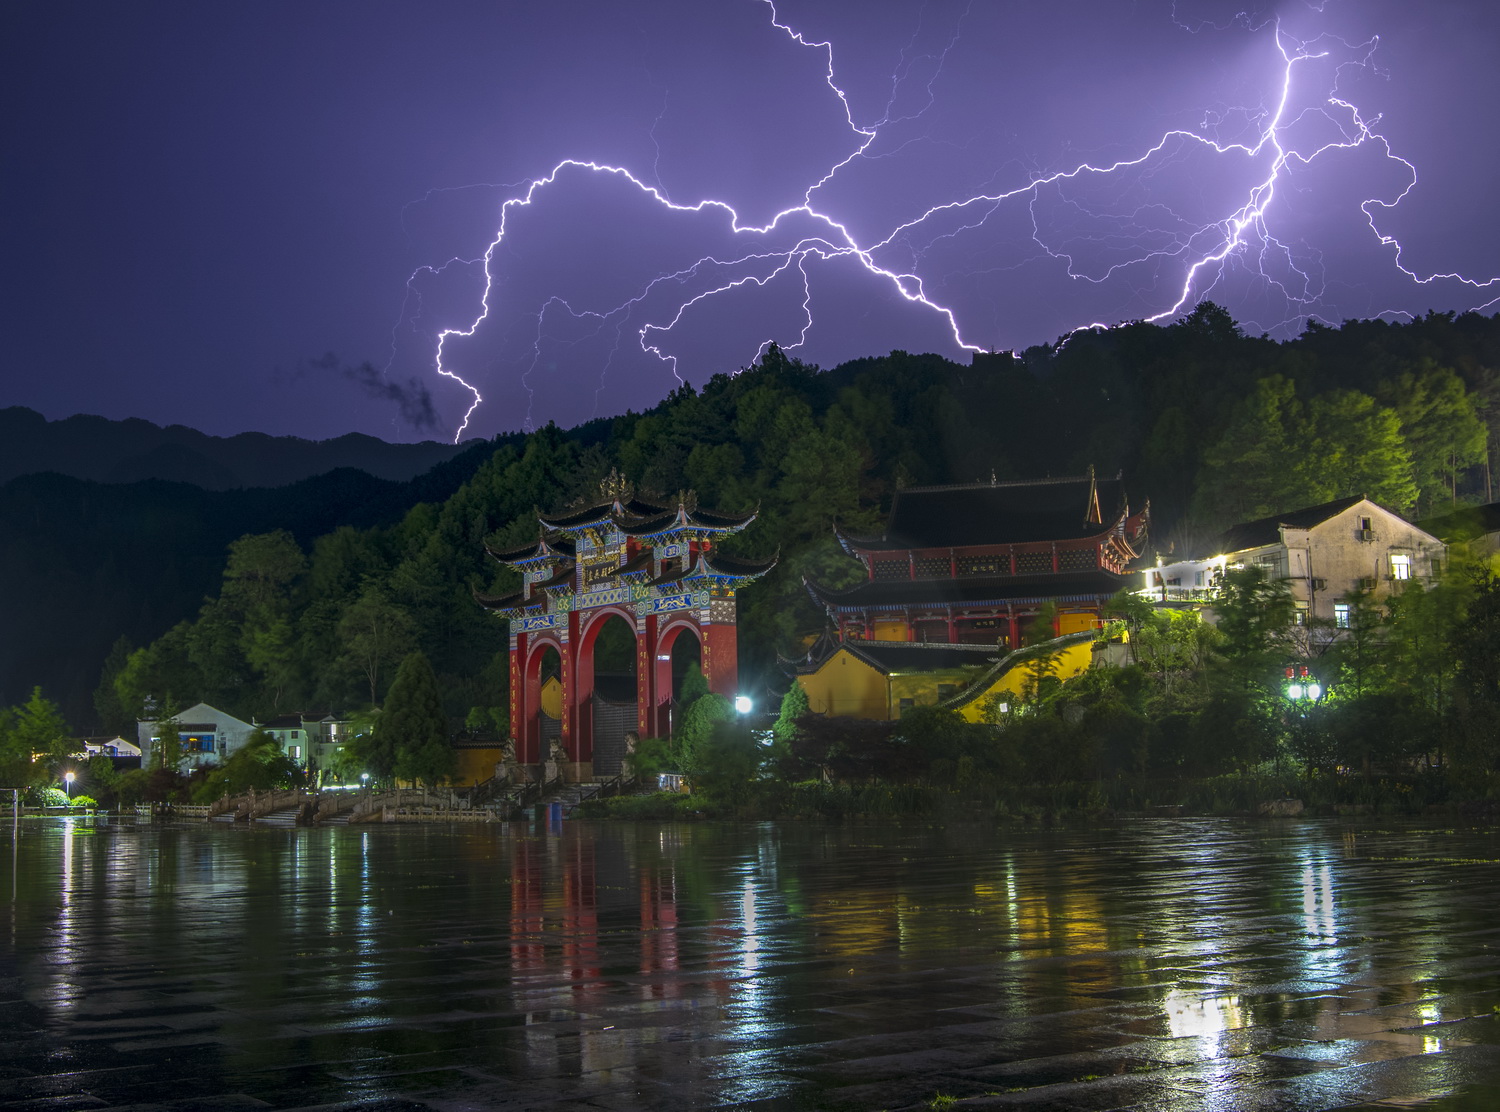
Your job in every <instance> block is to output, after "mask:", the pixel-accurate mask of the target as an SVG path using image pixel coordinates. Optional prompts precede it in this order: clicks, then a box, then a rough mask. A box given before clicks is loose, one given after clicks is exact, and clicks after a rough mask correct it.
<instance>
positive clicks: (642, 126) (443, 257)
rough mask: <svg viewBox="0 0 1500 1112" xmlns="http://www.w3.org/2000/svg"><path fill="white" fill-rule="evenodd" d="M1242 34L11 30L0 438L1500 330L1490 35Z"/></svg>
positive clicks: (73, 5) (571, 419) (1365, 11)
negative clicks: (1394, 331) (1238, 328)
mask: <svg viewBox="0 0 1500 1112" xmlns="http://www.w3.org/2000/svg"><path fill="white" fill-rule="evenodd" d="M1241 10H1242V9H1240V8H1239V7H1237V6H1235V5H1230V4H1220V3H1212V2H1205V3H1198V2H1195V0H1177V2H1176V3H1172V2H1171V0H1135V2H1126V0H1101V2H1095V3H1083V2H1075V0H1068V2H1059V3H1054V4H1037V3H1020V2H1005V3H1001V2H987V0H969V2H967V3H966V2H964V0H957V2H949V0H931V2H929V3H925V4H917V3H911V2H908V0H778V2H777V3H776V5H775V8H774V9H773V7H772V6H771V5H770V4H768V3H766V2H765V0H713V2H711V3H705V2H704V0H683V2H677V3H672V2H659V0H652V2H649V3H621V2H620V0H601V2H593V0H580V2H556V3H548V2H540V0H525V2H520V0H516V2H509V3H501V2H497V0H487V2H473V3H462V2H441V0H439V2H436V3H425V4H414V3H363V4H352V3H332V4H300V3H288V2H280V0H272V2H268V3H260V4H242V5H233V4H180V3H174V4H163V3H158V2H151V0H145V2H142V3H131V4H110V5H106V4H98V3H94V2H88V3H80V2H77V0H21V2H20V3H19V5H13V6H12V7H11V8H10V16H9V18H8V20H7V34H6V35H5V37H4V38H5V42H4V45H3V46H0V51H3V55H0V83H3V88H4V93H5V103H6V104H7V105H8V106H9V108H8V110H7V112H6V114H5V120H4V123H3V125H0V126H3V128H4V134H5V143H4V152H5V170H4V173H3V178H0V180H3V182H4V197H3V202H4V204H3V211H4V213H5V225H4V226H5V233H4V235H5V238H4V248H5V257H6V263H7V266H6V270H7V275H8V282H7V295H6V297H5V299H4V313H5V319H4V335H5V337H6V342H7V346H8V356H7V368H6V373H5V375H4V378H3V381H4V383H5V389H4V391H3V393H0V405H27V406H31V407H32V408H35V409H38V410H40V411H42V412H43V413H45V414H46V415H47V416H49V417H53V418H58V417H63V416H67V415H69V414H72V413H79V412H83V413H99V414H103V415H105V416H109V417H144V418H147V419H149V420H152V421H155V422H157V423H158V424H168V423H181V424H187V425H192V426H195V427H198V428H201V429H203V430H204V431H207V432H211V433H216V434H221V435H227V434H231V433H235V432H240V431H245V430H251V429H254V430H261V431H265V432H271V433H278V434H295V435H298V436H304V437H310V438H322V437H328V436H336V435H338V434H340V433H344V432H349V431H361V432H367V433H371V434H373V435H376V436H381V437H383V438H385V439H388V440H413V439H427V438H436V439H448V438H451V437H453V436H454V435H455V434H456V433H457V431H458V430H459V428H460V426H461V424H462V422H463V421H464V417H465V413H466V411H467V410H468V409H469V408H470V405H471V403H472V402H473V400H474V394H473V393H471V392H470V390H469V389H468V388H467V387H466V386H465V385H464V384H463V382H460V381H457V380H455V379H450V378H444V377H442V376H441V375H440V374H439V373H438V367H437V365H436V359H435V356H436V353H437V347H438V342H439V336H440V334H441V333H443V331H444V330H445V329H446V330H449V331H450V334H449V335H448V336H447V337H446V339H445V340H443V343H442V347H443V352H442V358H443V367H444V368H446V369H447V370H449V371H451V372H452V373H453V374H455V375H457V376H459V378H461V379H462V380H463V381H464V382H467V383H469V384H472V386H473V387H474V388H475V390H476V391H477V392H478V394H480V395H482V396H483V399H484V400H483V403H482V404H480V405H478V406H477V407H475V408H474V410H473V413H472V414H471V415H470V417H469V423H468V426H467V430H466V431H465V432H464V434H463V435H465V436H472V435H490V434H493V433H496V432H501V431H509V430H514V429H519V428H530V427H534V426H535V425H537V424H541V423H543V422H545V421H547V420H556V421H558V422H559V423H560V424H563V425H571V424H575V423H577V422H579V421H584V420H588V419H590V418H592V417H596V416H607V415H611V414H614V413H618V412H620V411H622V410H624V409H626V408H628V407H634V408H637V409H639V408H642V407H645V406H649V405H651V404H654V403H655V402H656V401H658V400H660V399H661V398H662V397H663V396H664V395H665V394H666V393H667V392H668V391H669V390H670V389H672V388H673V387H674V386H676V385H677V382H678V376H680V378H681V379H685V380H687V381H690V382H693V383H695V384H701V383H702V382H704V381H705V380H706V379H707V378H708V377H709V376H711V375H713V374H716V373H720V372H732V371H734V370H736V369H738V368H739V367H742V366H745V365H747V364H748V363H750V362H752V361H753V360H754V358H755V357H756V354H757V352H758V350H759V349H760V347H761V346H762V345H763V344H764V343H765V342H766V341H769V340H775V341H777V342H779V343H780V344H781V345H782V346H783V347H785V348H788V349H790V350H791V351H792V353H793V354H796V355H798V356H800V357H801V358H803V359H806V360H808V361H810V362H816V363H819V364H821V365H823V366H832V365H834V364H836V363H838V362H841V361H843V360H846V359H850V358H855V357H858V356H863V355H878V354H883V353H885V352H887V351H889V350H891V349H893V348H902V349H905V350H908V351H935V352H939V353H941V354H944V355H947V356H949V357H951V358H955V359H967V353H966V351H965V347H966V346H967V347H971V348H975V349H985V350H989V349H1019V348H1023V347H1026V346H1029V345H1032V344H1037V343H1047V342H1051V341H1053V340H1055V339H1057V338H1058V337H1060V336H1061V335H1063V334H1065V333H1066V332H1068V331H1069V330H1071V329H1073V328H1076V327H1080V326H1085V325H1089V324H1092V323H1104V324H1112V323H1116V322H1119V321H1122V320H1130V319H1141V318H1157V317H1160V318H1161V319H1166V320H1170V319H1172V318H1174V317H1175V316H1178V315H1180V311H1181V309H1182V308H1187V307H1191V305H1192V304H1193V303H1195V302H1197V301H1199V300H1202V299H1204V298H1210V299H1212V300H1215V301H1218V302H1220V303H1221V304H1224V305H1225V306H1227V307H1228V308H1229V309H1230V311H1231V312H1232V313H1233V314H1234V315H1235V317H1236V318H1237V319H1238V320H1239V321H1240V322H1241V323H1242V324H1243V325H1244V326H1245V328H1246V329H1247V330H1248V331H1251V332H1254V333H1259V332H1270V333H1271V334H1272V335H1275V336H1289V335H1295V334H1297V333H1298V332H1300V331H1301V330H1302V327H1303V325H1304V323H1305V322H1306V320H1307V319H1308V318H1309V317H1315V318H1318V319H1321V320H1323V321H1326V322H1330V323H1335V324H1336V323H1338V322H1339V321H1341V320H1343V319H1346V318H1350V317H1365V316H1374V315H1377V314H1382V313H1384V314H1388V315H1391V316H1393V317H1395V318H1400V317H1401V316H1402V314H1407V313H1422V312H1425V311H1427V310H1428V309H1438V310H1448V309H1459V310H1463V309H1470V308H1480V307H1484V309H1485V311H1486V312H1494V311H1496V308H1497V307H1500V281H1497V282H1495V284H1493V285H1486V284H1485V283H1488V282H1491V281H1492V280H1494V279H1496V277H1497V276H1500V222H1497V221H1496V220H1494V219H1493V217H1492V216H1491V213H1490V211H1489V209H1488V206H1489V205H1490V204H1492V203H1493V201H1494V198H1495V197H1497V196H1500V189H1497V185H1500V182H1497V177H1500V173H1497V166H1500V154H1497V149H1496V145H1495V141H1494V128H1493V124H1492V122H1491V117H1492V114H1493V112H1494V110H1495V108H1496V106H1497V105H1500V66H1497V65H1496V64H1495V55H1496V51H1497V49H1500V5H1497V4H1494V3H1493V2H1492V0H1485V2H1479V0H1451V2H1446V3H1444V2H1434V3H1428V4H1413V3H1411V2H1410V0H1368V2H1360V0H1314V2H1309V0H1287V2H1285V3H1284V4H1281V5H1279V6H1272V5H1265V6H1262V7H1260V8H1257V9H1255V10H1253V11H1252V12H1251V13H1250V14H1248V15H1242V14H1240V13H1241ZM818 43H826V44H828V45H826V46H820V45H810V44H818ZM830 59H831V70H830ZM1289 59H1292V61H1289ZM1288 74H1290V83H1289V86H1288V95H1287V97H1286V99H1285V102H1284V103H1283V99H1282V96H1283V84H1284V81H1285V79H1286V77H1287V75H1288ZM565 160H580V161H588V162H592V163H595V164H598V165H601V166H610V167H614V168H616V169H615V170H611V171H598V170H591V169H587V168H585V167H583V166H580V165H576V164H570V163H566V162H565ZM1120 163H1123V164H1124V165H1121V166H1120V167H1119V168H1117V169H1115V170H1114V171H1112V172H1108V173H1099V172H1094V171H1092V170H1089V169H1083V170H1082V171H1081V172H1076V173H1075V172H1074V171H1078V170H1079V168H1080V167H1095V168H1100V167H1109V166H1112V165H1115V164H1120ZM1412 167H1415V173H1413V169H1412ZM1414 179H1415V184H1413V181H1414ZM538 183H540V184H538ZM1268 186H1269V187H1268ZM528 198H529V203H525V202H526V200H527V199H528ZM1398 199H1399V204H1396V205H1395V207H1391V206H1392V204H1393V203H1394V202H1397V201H1398ZM705 201H711V202H715V203H713V204H708V205H706V206H705V205H704V204H703V202H705ZM507 202H512V203H510V204H508V205H507ZM963 202H968V203H963ZM724 206H730V208H732V210H733V211H732V212H731V211H730V208H726V207H724ZM934 209H936V211H933V210H934ZM1262 211H1263V215H1261V212H1262ZM778 214H780V216H779V219H778ZM502 219H503V220H504V228H505V230H504V235H503V236H500V235H499V234H498V233H499V230H500V228H501V221H502ZM1372 221H1373V224H1374V228H1373V229H1372V226H1371V223H1372ZM773 222H774V227H772V228H770V229H769V230H766V231H756V230H753V229H754V228H757V227H764V226H766V225H771V224H772V223H773ZM737 227H738V228H739V229H740V230H738V231H736V228H737ZM1382 236H1384V237H1388V239H1387V241H1386V242H1382ZM1398 241H1399V247H1400V250H1399V253H1398ZM487 253H488V262H487V263H486V256H487ZM1434 275H1437V276H1438V277H1432V276H1434ZM1443 275H1456V276H1458V277H1443ZM1429 278H1431V280H1430V281H1429V280H1428V279H1429ZM1463 278H1468V279H1470V280H1471V281H1469V282H1465V281H1464V280H1462V279H1463ZM487 285H488V310H487V315H486V316H485V317H484V319H483V320H482V321H481V322H479V323H478V326H477V327H474V325H475V322H476V320H477V319H478V318H479V317H480V315H481V313H484V312H485V304H484V301H483V300H482V299H483V298H484V296H485V293H486V286H487ZM923 299H925V301H926V304H924V303H923ZM471 330H472V335H465V333H468V332H470V331H471ZM648 348H649V349H653V350H647V349H648ZM365 365H368V367H367V368H366V366H365ZM362 368H363V369H362Z"/></svg>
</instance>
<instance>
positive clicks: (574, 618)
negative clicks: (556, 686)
mask: <svg viewBox="0 0 1500 1112" xmlns="http://www.w3.org/2000/svg"><path fill="white" fill-rule="evenodd" d="M577 649H578V613H577V612H576V611H569V612H568V618H567V624H566V625H565V626H564V627H563V629H562V738H561V741H562V747H563V752H564V753H566V754H567V755H568V760H570V761H571V760H576V759H577V758H575V757H574V756H573V745H574V740H573V739H574V738H576V737H577V736H578V681H577V672H578V662H577V660H576V659H575V658H574V654H575V653H576V652H577ZM541 759H542V760H544V761H545V760H546V759H547V754H546V753H543V754H542V756H541Z"/></svg>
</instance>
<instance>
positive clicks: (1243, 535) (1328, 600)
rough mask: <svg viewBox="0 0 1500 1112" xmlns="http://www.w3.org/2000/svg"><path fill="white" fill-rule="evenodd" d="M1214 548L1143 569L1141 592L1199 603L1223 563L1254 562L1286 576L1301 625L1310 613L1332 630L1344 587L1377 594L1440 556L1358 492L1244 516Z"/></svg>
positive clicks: (1426, 537) (1343, 611) (1343, 606)
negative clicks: (1267, 514) (1273, 512)
mask: <svg viewBox="0 0 1500 1112" xmlns="http://www.w3.org/2000/svg"><path fill="white" fill-rule="evenodd" d="M1214 549H1215V551H1214V553H1213V554H1212V555H1210V556H1205V557H1202V558H1200V559H1196V560H1179V561H1176V562H1175V563H1171V564H1166V563H1162V564H1158V565H1157V566H1156V567H1154V568H1147V569H1146V572H1145V579H1146V582H1145V585H1144V589H1143V590H1142V592H1141V593H1142V594H1144V595H1146V596H1147V597H1149V598H1151V599H1153V600H1155V601H1159V602H1172V601H1178V600H1183V601H1187V600H1194V599H1202V600H1206V599H1207V598H1208V597H1209V593H1210V592H1211V591H1212V590H1213V587H1214V585H1215V582H1216V580H1217V578H1218V577H1219V576H1221V575H1223V573H1224V570H1225V569H1226V568H1234V567H1243V566H1255V567H1259V568H1261V569H1262V570H1264V571H1265V573H1266V575H1267V576H1268V577H1269V578H1271V579H1281V580H1285V581H1286V583H1287V585H1288V587H1290V589H1291V593H1292V599H1293V601H1294V602H1295V604H1296V606H1297V610H1298V614H1299V617H1300V619H1301V620H1302V621H1303V622H1306V620H1307V618H1308V617H1309V616H1311V617H1313V618H1316V619H1321V620H1323V621H1325V622H1328V623H1330V624H1332V625H1333V626H1335V627H1338V626H1342V625H1347V624H1348V621H1349V606H1348V603H1347V602H1345V601H1344V600H1345V596H1346V595H1348V594H1349V593H1350V592H1352V591H1357V590H1365V591H1370V592H1372V593H1373V595H1374V597H1375V598H1376V599H1377V600H1378V599H1382V598H1385V597H1386V596H1388V595H1389V594H1390V593H1391V592H1392V591H1393V590H1395V589H1397V588H1398V587H1399V586H1400V585H1401V584H1402V583H1403V582H1405V581H1408V580H1412V579H1422V580H1427V579H1431V578H1432V577H1433V576H1435V575H1436V574H1437V573H1438V571H1439V570H1440V569H1441V567H1442V562H1443V557H1444V555H1445V553H1446V546H1445V545H1444V544H1443V542H1442V541H1440V540H1438V539H1437V538H1436V537H1434V536H1433V535H1432V534H1430V533H1426V532H1423V531H1422V530H1421V529H1418V528H1417V527H1416V526H1415V525H1413V524H1412V523H1411V522H1409V521H1407V520H1406V519H1405V518H1404V517H1402V516H1401V515H1400V514H1397V513H1393V512H1392V511H1390V510H1388V509H1386V508H1385V507H1383V506H1380V505H1377V504H1376V503H1374V502H1371V501H1370V500H1369V499H1368V498H1363V497H1354V498H1340V499H1339V500H1338V501H1336V502H1326V503H1324V504H1323V505H1321V506H1310V507H1308V508H1307V509H1302V510H1294V511H1292V512H1290V513H1284V514H1276V515H1274V516H1272V517H1265V518H1261V519H1260V520H1259V521H1247V522H1245V523H1244V524H1242V525H1236V526H1234V527H1233V528H1231V529H1229V530H1227V531H1226V532H1225V533H1224V534H1223V535H1222V536H1221V537H1220V538H1219V540H1218V541H1217V543H1216V544H1215V545H1214Z"/></svg>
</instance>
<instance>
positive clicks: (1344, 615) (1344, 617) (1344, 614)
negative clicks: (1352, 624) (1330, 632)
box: [1333, 602, 1349, 629]
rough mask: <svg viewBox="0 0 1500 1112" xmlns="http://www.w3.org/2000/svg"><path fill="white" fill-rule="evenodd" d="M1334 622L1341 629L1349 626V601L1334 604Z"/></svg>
mask: <svg viewBox="0 0 1500 1112" xmlns="http://www.w3.org/2000/svg"><path fill="white" fill-rule="evenodd" d="M1333 624H1334V625H1336V626H1338V627H1339V628H1340V629H1348V628H1349V604H1348V603H1347V602H1336V603H1334V604H1333Z"/></svg>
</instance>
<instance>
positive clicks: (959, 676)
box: [797, 473, 1150, 718]
mask: <svg viewBox="0 0 1500 1112" xmlns="http://www.w3.org/2000/svg"><path fill="white" fill-rule="evenodd" d="M1149 515H1150V511H1149V507H1143V508H1142V509H1141V510H1139V511H1137V512H1132V511H1131V509H1130V506H1129V503H1128V502H1127V500H1126V497H1125V489H1124V484H1123V483H1122V481H1121V480H1120V478H1119V477H1118V476H1116V477H1115V478H1114V479H1104V480H1101V479H1098V478H1096V477H1095V476H1094V475H1093V474H1092V473H1090V474H1088V475H1083V476H1080V477H1076V478H1062V479H1038V480H1031V481H1022V482H996V481H991V482H988V483H968V484H960V485H952V486H932V487H908V488H906V489H904V490H899V491H897V492H896V496H895V498H894V500H893V502H892V504H891V512H890V517H889V519H888V521H887V523H886V528H885V531H884V532H883V533H881V534H880V535H879V536H874V537H860V536H854V535H851V534H847V533H844V532H842V531H839V532H838V539H839V543H840V544H841V545H842V546H843V548H844V551H845V552H847V553H848V554H849V555H851V556H853V557H854V558H855V559H857V560H858V561H859V562H860V563H861V564H863V565H864V569H865V582H863V583H860V584H857V585H856V586H854V587H850V588H846V589H843V590H836V589H832V588H829V587H826V586H824V585H822V584H818V583H811V582H809V583H808V584H807V588H808V591H809V592H810V593H811V594H812V597H813V599H814V600H815V601H816V602H817V603H818V605H820V606H821V607H822V608H823V609H824V611H825V612H826V614H827V615H828V620H829V623H830V626H831V628H832V630H833V636H832V637H830V638H827V639H825V640H824V641H823V642H821V643H820V644H821V645H822V648H821V650H819V649H818V646H814V649H815V651H814V652H813V653H811V654H810V655H809V657H808V658H807V659H806V660H805V661H802V662H800V663H799V665H798V667H797V672H798V673H799V677H798V682H800V683H801V684H802V686H803V687H804V689H806V690H807V692H808V697H809V703H810V705H811V704H813V703H822V704H823V705H822V706H821V707H820V706H813V707H812V709H814V710H822V711H823V712H824V713H835V714H838V713H843V714H851V713H852V714H854V715H855V716H858V717H872V718H895V717H899V716H900V712H901V710H902V709H904V708H905V707H907V706H912V705H922V704H933V703H942V704H944V705H953V704H952V703H951V700H953V699H954V698H955V693H959V692H966V691H968V690H969V684H968V682H967V681H968V679H969V677H971V676H976V675H979V676H988V677H989V678H988V679H987V680H986V682H985V685H984V687H985V690H987V691H990V692H991V693H994V692H996V691H998V690H1000V689H1001V687H1002V686H1005V685H1009V686H1010V687H1012V688H1013V687H1015V686H1016V685H1017V684H1018V682H1019V681H1018V680H1017V679H1014V678H1012V679H1008V680H1007V679H1005V678H1004V676H1003V674H1002V673H995V672H993V668H994V667H995V666H997V665H999V664H1000V663H1001V662H1002V661H1003V660H1004V659H1005V658H1006V657H1007V655H1008V654H1010V653H1012V652H1015V651H1016V650H1018V649H1019V648H1020V647H1021V645H1022V643H1023V639H1027V638H1030V639H1035V636H1034V635H1035V634H1036V633H1045V634H1046V635H1047V636H1048V637H1064V636H1068V635H1072V634H1087V633H1088V632H1089V631H1092V630H1094V629H1096V628H1098V626H1099V625H1100V623H1101V618H1100V615H1101V612H1102V611H1103V608H1104V606H1105V604H1106V603H1107V602H1108V600H1109V599H1110V598H1111V597H1112V596H1114V595H1115V594H1116V593H1118V592H1119V591H1121V590H1124V589H1126V588H1128V587H1132V586H1134V584H1133V583H1132V582H1131V579H1130V576H1129V575H1127V571H1126V569H1127V567H1128V565H1129V564H1130V563H1131V561H1133V560H1135V559H1136V558H1137V557H1138V555H1139V553H1140V549H1141V545H1142V542H1143V541H1144V539H1145V536H1146V529H1147V525H1148V523H1149ZM1043 608H1048V612H1049V613H1050V614H1051V622H1052V624H1051V628H1050V629H1049V630H1046V631H1037V630H1034V629H1033V626H1034V625H1035V622H1036V619H1037V616H1038V615H1039V614H1040V613H1042V612H1043ZM1086 641H1087V637H1084V638H1082V641H1081V642H1080V644H1079V645H1077V646H1073V645H1070V646H1069V660H1070V663H1069V665H1068V668H1067V669H1066V671H1076V670H1078V669H1081V668H1085V667H1087V666H1088V660H1089V653H1088V647H1087V644H1086V643H1084V642H1086ZM885 642H907V643H913V642H915V643H919V644H920V645H925V646H929V647H930V648H929V649H928V650H927V651H926V652H925V653H924V652H920V651H919V652H912V651H906V652H905V653H904V655H900V658H899V659H897V658H896V656H895V655H893V654H892V653H890V652H887V651H884V647H883V646H882V645H881V644H880V643H885ZM872 643H873V644H872ZM961 647H962V648H961ZM911 648H913V649H915V648H917V645H912V646H911ZM986 648H987V649H989V650H990V652H989V653H987V654H986V653H984V652H982V651H981V652H978V653H975V651H974V650H976V649H979V650H982V649H986ZM938 650H943V651H938ZM929 658H930V665H929ZM1075 658H1076V659H1075ZM866 673H869V674H868V675H867V674H866ZM977 691H978V689H975V694H976V695H977ZM965 698H968V701H972V697H969V696H965Z"/></svg>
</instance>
